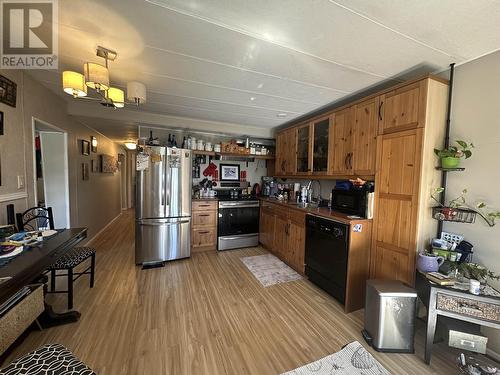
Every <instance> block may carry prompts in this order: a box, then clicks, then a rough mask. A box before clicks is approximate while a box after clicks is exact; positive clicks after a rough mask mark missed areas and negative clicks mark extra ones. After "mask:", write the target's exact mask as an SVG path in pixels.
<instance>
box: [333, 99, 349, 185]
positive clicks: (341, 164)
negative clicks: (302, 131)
mask: <svg viewBox="0 0 500 375" xmlns="http://www.w3.org/2000/svg"><path fill="white" fill-rule="evenodd" d="M333 118H334V120H333V137H330V158H331V160H330V166H331V168H330V174H331V175H340V176H348V175H352V174H353V169H352V120H353V108H352V107H348V108H345V109H342V110H340V111H337V112H335V113H334V117H333Z"/></svg>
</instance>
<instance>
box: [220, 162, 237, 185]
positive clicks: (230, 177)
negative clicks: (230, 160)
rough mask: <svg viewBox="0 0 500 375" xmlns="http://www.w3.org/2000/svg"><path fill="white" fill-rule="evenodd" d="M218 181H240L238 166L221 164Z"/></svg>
mask: <svg viewBox="0 0 500 375" xmlns="http://www.w3.org/2000/svg"><path fill="white" fill-rule="evenodd" d="M219 168H220V180H221V181H239V180H240V165H239V164H221V165H220V166H219Z"/></svg>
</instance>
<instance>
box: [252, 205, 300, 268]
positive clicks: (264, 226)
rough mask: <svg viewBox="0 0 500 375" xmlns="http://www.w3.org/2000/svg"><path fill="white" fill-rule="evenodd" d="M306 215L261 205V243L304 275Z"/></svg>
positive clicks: (284, 208) (273, 206) (279, 207)
mask: <svg viewBox="0 0 500 375" xmlns="http://www.w3.org/2000/svg"><path fill="white" fill-rule="evenodd" d="M305 215H306V213H305V212H300V211H298V210H294V209H290V208H286V207H283V206H282V205H277V204H273V203H269V202H263V203H262V205H261V216H260V218H261V224H260V236H259V240H260V243H261V244H262V245H263V246H264V247H265V248H266V249H268V250H269V251H271V252H272V253H273V254H274V255H276V256H277V257H278V258H280V259H281V260H282V261H284V262H285V263H287V264H288V265H289V266H290V267H292V268H293V269H294V270H295V271H297V272H299V273H304V252H305V235H306V227H305ZM272 229H274V230H272ZM270 230H272V232H271V233H272V240H271V236H270V235H269V234H268V233H269V231H270Z"/></svg>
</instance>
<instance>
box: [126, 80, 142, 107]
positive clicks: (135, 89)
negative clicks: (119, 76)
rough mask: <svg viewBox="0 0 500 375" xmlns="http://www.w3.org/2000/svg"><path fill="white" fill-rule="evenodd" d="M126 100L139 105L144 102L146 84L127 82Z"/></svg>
mask: <svg viewBox="0 0 500 375" xmlns="http://www.w3.org/2000/svg"><path fill="white" fill-rule="evenodd" d="M127 100H129V101H131V102H134V103H135V104H137V105H139V104H142V103H145V102H146V86H145V85H144V84H143V83H141V82H137V81H131V82H129V83H127Z"/></svg>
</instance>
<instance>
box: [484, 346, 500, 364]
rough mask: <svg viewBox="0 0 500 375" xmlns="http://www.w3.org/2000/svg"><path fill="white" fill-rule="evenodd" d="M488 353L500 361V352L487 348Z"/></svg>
mask: <svg viewBox="0 0 500 375" xmlns="http://www.w3.org/2000/svg"><path fill="white" fill-rule="evenodd" d="M486 355H487V356H488V357H491V358H493V359H494V360H495V361H497V362H499V363H500V354H499V353H497V352H494V351H493V350H491V349H488V348H486Z"/></svg>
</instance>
